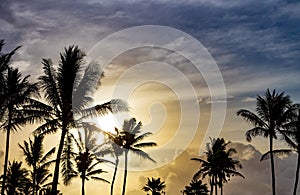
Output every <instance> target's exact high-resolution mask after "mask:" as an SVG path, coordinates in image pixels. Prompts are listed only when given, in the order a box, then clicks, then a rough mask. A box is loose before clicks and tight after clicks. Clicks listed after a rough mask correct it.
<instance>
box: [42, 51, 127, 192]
mask: <svg viewBox="0 0 300 195" xmlns="http://www.w3.org/2000/svg"><path fill="white" fill-rule="evenodd" d="M84 57H85V54H84V53H83V52H82V51H81V50H80V49H79V48H78V47H77V46H70V47H68V48H65V51H64V52H63V53H61V54H60V62H59V64H58V68H57V69H55V68H54V65H53V63H52V61H51V59H43V61H42V63H43V69H44V74H43V75H42V76H41V77H40V78H39V80H40V84H41V86H42V89H43V91H44V92H45V99H46V100H47V103H48V105H49V107H50V108H51V110H50V111H49V112H50V113H51V117H50V118H48V119H47V122H46V123H44V124H43V125H41V126H40V127H39V128H38V129H37V130H36V133H43V134H47V133H54V132H57V131H58V130H60V131H61V138H60V141H59V147H58V151H57V158H56V164H55V169H54V176H53V184H52V190H53V194H56V191H57V185H58V178H59V166H60V159H61V157H62V152H63V150H64V147H70V146H71V144H69V143H67V142H68V141H69V140H71V139H69V138H68V139H66V137H67V136H68V132H69V129H71V128H74V127H76V126H75V118H76V119H77V120H82V119H84V118H86V117H89V116H101V115H104V114H106V113H108V112H112V113H117V112H120V111H128V106H127V104H126V103H125V102H123V101H121V100H118V99H113V100H111V101H109V102H106V103H104V104H102V105H96V106H93V105H91V104H92V102H93V98H92V97H93V96H92V95H93V92H94V91H95V90H96V89H97V87H98V86H99V85H100V81H99V80H100V79H101V78H102V77H103V74H102V73H101V70H99V69H97V67H99V66H97V65H96V66H95V65H94V64H89V66H88V67H87V68H86V69H85V72H83V71H82V70H83V61H84ZM66 150H68V148H66Z"/></svg>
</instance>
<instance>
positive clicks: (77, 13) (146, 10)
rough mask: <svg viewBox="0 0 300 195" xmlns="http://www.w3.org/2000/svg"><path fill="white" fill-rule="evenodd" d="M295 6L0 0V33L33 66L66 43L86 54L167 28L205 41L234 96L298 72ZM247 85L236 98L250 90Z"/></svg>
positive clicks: (233, 1)
mask: <svg viewBox="0 0 300 195" xmlns="http://www.w3.org/2000/svg"><path fill="white" fill-rule="evenodd" d="M299 7H300V4H299V3H298V2H297V1H280V0H268V1H263V2H261V1H240V0H230V1H222V0H218V1H217V0H214V1H207V0H200V1H193V0H190V1H186V2H179V3H178V2H176V3H175V2H173V1H168V0H164V1H135V0H128V1H97V0H92V1H87V2H84V1H70V0H67V1H55V0H54V1H43V2H42V3H41V2H40V1H2V3H1V6H0V10H1V19H0V23H1V25H2V26H3V28H1V30H0V33H1V38H4V39H6V42H7V43H8V44H9V45H12V46H11V47H13V46H16V45H19V44H22V45H23V48H22V49H21V50H20V52H19V55H17V56H16V58H17V59H18V60H25V61H27V62H30V63H31V67H33V69H34V67H37V66H40V64H39V63H40V59H41V58H42V57H52V58H56V59H57V57H58V53H59V51H61V50H62V48H63V47H64V46H66V45H69V44H79V45H80V46H81V47H82V48H84V49H85V50H88V49H89V48H91V47H92V46H93V45H94V44H95V43H96V42H98V41H99V40H101V39H102V38H104V37H105V36H107V35H109V34H111V33H113V32H116V31H118V30H122V29H124V28H127V27H132V26H136V25H146V24H154V25H166V26H171V27H174V28H177V29H179V30H182V31H184V32H187V33H189V34H190V35H192V36H194V37H195V38H197V39H198V40H199V41H201V43H202V44H204V46H205V47H206V48H207V49H208V50H209V51H210V53H211V54H212V56H213V57H214V59H215V60H216V62H217V63H218V65H219V67H220V69H221V70H222V73H223V76H224V80H225V84H226V86H227V88H228V90H229V92H232V91H233V92H232V93H233V94H232V95H235V94H234V93H235V92H234V91H235V89H237V88H240V87H244V86H245V85H247V82H248V83H249V82H251V81H255V80H257V79H258V80H259V82H255V83H254V86H261V85H262V84H264V82H265V80H267V79H268V78H270V76H269V75H273V76H275V77H285V78H286V77H291V75H290V73H291V72H293V73H295V74H296V73H299V71H300V70H299V66H298V62H299V53H298V52H299V50H300V38H299V37H300V36H299V32H300V25H299V24H300V14H299V12H298V11H297V10H298V9H297V8H299ZM257 73H258V74H257ZM233 74H234V75H235V77H234V78H233V77H232V75H233ZM291 82H292V83H291V84H289V83H282V81H281V79H278V80H277V81H276V82H275V83H274V82H271V86H270V85H269V87H274V88H275V87H276V88H284V89H286V90H289V91H291V92H296V90H295V85H296V84H297V80H296V81H295V80H294V79H292V81H291ZM239 84H241V85H239ZM268 84H269V83H268ZM263 87H265V86H264V85H262V88H263ZM252 88H253V89H251V90H246V91H245V92H243V93H249V92H250V93H251V92H253V91H255V90H257V88H254V87H252ZM261 90H262V89H261ZM245 95H247V94H245Z"/></svg>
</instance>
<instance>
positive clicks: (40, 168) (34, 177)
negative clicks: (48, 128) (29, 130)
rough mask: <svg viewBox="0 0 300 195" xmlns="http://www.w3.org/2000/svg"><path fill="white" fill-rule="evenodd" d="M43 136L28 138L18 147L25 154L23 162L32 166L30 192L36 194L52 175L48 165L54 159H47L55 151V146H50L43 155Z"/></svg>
mask: <svg viewBox="0 0 300 195" xmlns="http://www.w3.org/2000/svg"><path fill="white" fill-rule="evenodd" d="M43 141H44V136H43V135H38V136H37V135H35V136H34V139H33V141H32V140H31V139H29V142H27V141H24V145H23V146H22V145H20V144H19V147H20V148H21V149H22V151H23V154H24V156H25V162H26V163H27V165H28V166H30V167H31V168H32V171H31V183H32V194H33V195H38V194H39V191H41V190H42V189H43V188H44V187H45V186H44V185H46V186H47V184H46V182H47V180H48V179H49V178H50V177H51V176H52V174H51V173H49V170H48V167H49V166H50V164H51V163H52V162H54V161H49V158H50V157H51V155H52V154H54V152H55V148H52V149H51V150H49V151H48V152H47V153H46V154H45V155H44V146H43Z"/></svg>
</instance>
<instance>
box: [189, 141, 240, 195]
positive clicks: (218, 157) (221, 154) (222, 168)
mask: <svg viewBox="0 0 300 195" xmlns="http://www.w3.org/2000/svg"><path fill="white" fill-rule="evenodd" d="M229 143H230V142H225V140H224V139H223V138H217V139H212V140H211V144H207V151H206V152H205V155H206V160H203V159H201V158H192V159H191V160H194V161H198V162H200V163H201V167H200V168H199V170H198V171H197V172H196V173H195V175H194V179H196V180H197V179H199V177H200V176H202V178H205V177H207V176H208V177H209V184H210V194H211V195H212V194H213V191H215V194H217V193H218V192H217V189H218V187H219V188H220V190H221V194H222V193H223V183H226V182H228V179H229V178H230V177H231V176H240V177H243V178H244V176H243V175H242V174H241V173H239V172H238V171H237V170H236V167H238V168H242V167H241V164H240V162H239V161H238V160H234V159H232V158H231V155H232V154H233V153H235V152H236V151H235V149H233V148H229V149H228V150H226V146H227V145H228V144H229Z"/></svg>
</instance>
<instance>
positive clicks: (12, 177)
mask: <svg viewBox="0 0 300 195" xmlns="http://www.w3.org/2000/svg"><path fill="white" fill-rule="evenodd" d="M27 177H28V171H27V170H26V169H25V168H22V162H17V161H13V162H12V163H11V162H9V166H8V169H7V178H6V180H5V182H6V183H5V184H4V183H3V180H2V188H3V189H4V190H6V192H7V195H15V194H20V195H25V194H28V192H29V191H28V186H29V185H30V181H29V179H28V178H27ZM2 179H3V175H2ZM3 186H5V187H3Z"/></svg>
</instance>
